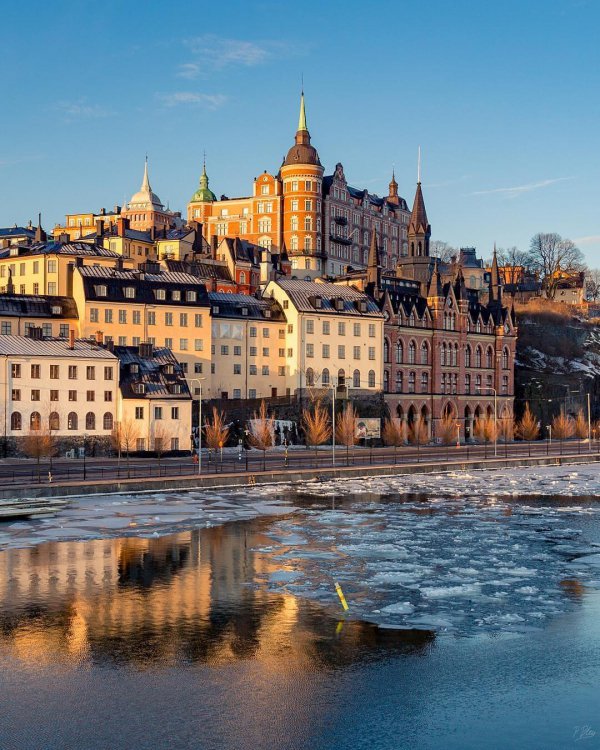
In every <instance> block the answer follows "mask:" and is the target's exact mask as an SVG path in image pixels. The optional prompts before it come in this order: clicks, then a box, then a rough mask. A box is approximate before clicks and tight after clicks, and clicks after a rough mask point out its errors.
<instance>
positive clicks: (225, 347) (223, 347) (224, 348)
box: [221, 344, 229, 355]
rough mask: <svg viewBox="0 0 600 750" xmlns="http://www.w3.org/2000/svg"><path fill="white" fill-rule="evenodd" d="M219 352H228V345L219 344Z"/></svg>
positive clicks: (224, 353) (225, 353)
mask: <svg viewBox="0 0 600 750" xmlns="http://www.w3.org/2000/svg"><path fill="white" fill-rule="evenodd" d="M221 354H223V355H227V354H229V345H228V344H221Z"/></svg>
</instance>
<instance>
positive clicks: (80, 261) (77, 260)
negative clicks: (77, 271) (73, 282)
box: [75, 256, 83, 268]
mask: <svg viewBox="0 0 600 750" xmlns="http://www.w3.org/2000/svg"><path fill="white" fill-rule="evenodd" d="M75 267H76V268H83V258H81V257H79V256H78V257H77V258H75Z"/></svg>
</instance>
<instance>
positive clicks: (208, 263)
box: [163, 258, 233, 284]
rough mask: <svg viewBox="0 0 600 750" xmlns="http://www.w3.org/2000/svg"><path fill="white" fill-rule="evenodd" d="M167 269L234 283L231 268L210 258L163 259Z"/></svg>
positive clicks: (200, 277)
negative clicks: (189, 259)
mask: <svg viewBox="0 0 600 750" xmlns="http://www.w3.org/2000/svg"><path fill="white" fill-rule="evenodd" d="M163 262H164V264H165V266H166V267H167V271H170V272H172V273H186V274H189V275H191V276H195V277H196V278H198V279H216V280H217V281H229V282H230V283H232V284H233V279H232V278H231V273H230V272H229V268H227V266H224V265H222V264H219V263H215V262H214V261H212V260H211V259H210V258H207V259H206V260H202V259H199V260H192V261H188V260H168V259H167V260H165V261H163Z"/></svg>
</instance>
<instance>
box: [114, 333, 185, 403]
mask: <svg viewBox="0 0 600 750" xmlns="http://www.w3.org/2000/svg"><path fill="white" fill-rule="evenodd" d="M114 352H115V354H116V355H117V357H118V358H119V365H120V378H119V386H120V388H121V394H122V395H123V398H135V399H139V398H150V399H152V398H169V399H176V400H189V399H191V395H190V391H189V388H188V386H187V383H186V380H185V377H184V374H183V370H182V367H181V365H180V364H179V362H178V361H177V359H176V357H175V355H174V354H173V352H172V351H171V350H170V349H164V348H161V349H152V354H151V356H149V357H144V356H141V355H140V348H139V347H137V346H115V347H114ZM131 365H137V370H138V371H137V372H133V371H132V367H131ZM166 365H170V366H171V367H172V369H173V372H172V373H169V372H168V371H167V370H168V367H165V366H166ZM134 383H144V385H145V386H146V392H145V393H144V394H139V393H134V391H133V389H132V386H133V384H134ZM172 386H179V387H180V390H181V393H173V391H172Z"/></svg>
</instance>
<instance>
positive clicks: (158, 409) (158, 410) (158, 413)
mask: <svg viewBox="0 0 600 750" xmlns="http://www.w3.org/2000/svg"><path fill="white" fill-rule="evenodd" d="M162 414H163V413H162V406H155V407H154V419H162V418H163V416H162Z"/></svg>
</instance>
